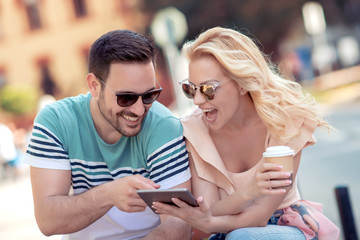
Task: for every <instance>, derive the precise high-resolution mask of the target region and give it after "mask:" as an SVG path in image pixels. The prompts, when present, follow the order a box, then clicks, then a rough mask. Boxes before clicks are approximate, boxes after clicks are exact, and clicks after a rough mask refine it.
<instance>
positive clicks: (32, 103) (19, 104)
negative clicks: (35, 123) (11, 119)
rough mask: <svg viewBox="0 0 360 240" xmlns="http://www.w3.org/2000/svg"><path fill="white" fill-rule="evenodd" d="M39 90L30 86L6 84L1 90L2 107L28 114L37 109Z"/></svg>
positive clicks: (14, 112) (12, 111)
mask: <svg viewBox="0 0 360 240" xmlns="http://www.w3.org/2000/svg"><path fill="white" fill-rule="evenodd" d="M37 98H38V91H37V90H36V89H35V88H33V87H30V86H23V85H22V86H13V85H6V86H5V87H3V88H2V89H1V90H0V108H1V109H2V110H3V111H5V112H8V113H13V114H19V115H21V114H28V113H32V112H34V111H35V110H36V106H37Z"/></svg>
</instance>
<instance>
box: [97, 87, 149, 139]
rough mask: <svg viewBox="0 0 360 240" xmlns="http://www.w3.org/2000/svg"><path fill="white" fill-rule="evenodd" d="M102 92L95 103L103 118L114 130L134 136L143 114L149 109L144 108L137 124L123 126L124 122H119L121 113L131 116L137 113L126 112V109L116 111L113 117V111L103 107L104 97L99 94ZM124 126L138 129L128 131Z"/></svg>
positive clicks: (139, 126) (124, 134)
mask: <svg viewBox="0 0 360 240" xmlns="http://www.w3.org/2000/svg"><path fill="white" fill-rule="evenodd" d="M101 95H102V94H101V93H100V98H99V100H98V101H97V105H98V108H99V111H100V113H101V115H102V116H103V118H104V119H105V120H106V121H107V122H108V123H109V124H110V125H111V126H112V127H113V128H114V129H115V130H116V131H118V132H119V133H120V134H121V135H122V136H126V137H133V136H136V135H137V134H138V133H139V132H140V130H141V125H142V123H143V121H144V119H145V116H146V114H147V113H148V111H149V109H148V108H145V113H144V114H143V116H141V118H142V119H141V123H140V124H139V125H136V126H134V127H133V126H124V125H126V124H125V123H124V124H121V119H124V118H123V117H122V116H121V115H129V116H133V117H137V115H135V114H133V113H131V112H128V111H125V110H123V111H121V112H119V113H116V115H115V117H114V114H113V112H112V111H111V109H109V110H106V107H105V104H104V101H103V99H104V97H103V96H101ZM125 128H132V129H135V128H139V130H138V131H136V132H132V131H131V132H129V131H127V130H126V129H125Z"/></svg>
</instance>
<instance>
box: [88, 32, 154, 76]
mask: <svg viewBox="0 0 360 240" xmlns="http://www.w3.org/2000/svg"><path fill="white" fill-rule="evenodd" d="M155 57H156V49H155V45H154V40H153V39H152V38H150V37H145V36H143V35H141V34H139V33H136V32H133V31H129V30H114V31H111V32H108V33H105V34H104V35H102V36H101V37H100V38H98V39H97V40H96V41H95V42H94V43H93V44H92V46H91V49H90V54H89V73H90V72H92V73H94V74H95V75H96V76H98V77H100V78H101V79H102V80H104V81H106V79H107V77H108V74H109V69H110V64H111V63H144V64H145V63H149V62H150V61H152V62H153V63H154V65H155Z"/></svg>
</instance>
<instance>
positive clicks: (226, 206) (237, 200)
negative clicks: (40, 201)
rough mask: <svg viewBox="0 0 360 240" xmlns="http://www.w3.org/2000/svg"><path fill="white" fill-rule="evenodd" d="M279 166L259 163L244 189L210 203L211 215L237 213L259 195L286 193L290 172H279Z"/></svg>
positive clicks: (289, 182)
mask: <svg viewBox="0 0 360 240" xmlns="http://www.w3.org/2000/svg"><path fill="white" fill-rule="evenodd" d="M281 168H282V166H281V165H278V164H273V163H261V164H260V165H259V167H258V169H257V171H256V172H255V174H254V176H253V179H252V181H250V184H249V185H248V186H247V187H246V188H245V189H237V190H235V191H234V192H233V193H232V194H230V195H229V196H227V197H225V198H223V199H221V200H220V201H217V202H215V203H214V204H212V205H211V207H210V208H211V213H212V215H213V216H221V215H227V214H238V213H241V212H242V211H244V210H245V209H246V208H247V207H248V206H249V205H251V204H252V203H253V202H254V201H255V200H256V199H257V198H259V197H262V196H264V195H283V194H284V193H286V188H285V187H287V186H289V185H290V184H291V180H289V177H290V173H288V172H280V170H281Z"/></svg>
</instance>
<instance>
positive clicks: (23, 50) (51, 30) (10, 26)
mask: <svg viewBox="0 0 360 240" xmlns="http://www.w3.org/2000/svg"><path fill="white" fill-rule="evenodd" d="M137 5H138V1H137V0H106V1H98V0H62V1H53V0H0V88H1V87H4V86H6V85H29V86H35V87H37V88H38V89H39V90H40V91H39V92H40V95H42V94H51V95H54V96H56V97H57V98H62V97H65V96H69V95H74V94H78V93H80V92H84V91H86V90H87V87H86V81H85V75H86V74H87V57H88V51H89V48H90V46H91V44H92V42H93V41H94V40H95V39H96V38H98V37H99V36H100V35H102V34H103V33H105V32H107V31H110V30H114V29H121V28H126V29H131V30H136V31H142V26H141V22H142V19H141V18H142V15H141V14H140V12H139V11H138V10H137V9H138V6H137Z"/></svg>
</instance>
